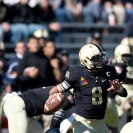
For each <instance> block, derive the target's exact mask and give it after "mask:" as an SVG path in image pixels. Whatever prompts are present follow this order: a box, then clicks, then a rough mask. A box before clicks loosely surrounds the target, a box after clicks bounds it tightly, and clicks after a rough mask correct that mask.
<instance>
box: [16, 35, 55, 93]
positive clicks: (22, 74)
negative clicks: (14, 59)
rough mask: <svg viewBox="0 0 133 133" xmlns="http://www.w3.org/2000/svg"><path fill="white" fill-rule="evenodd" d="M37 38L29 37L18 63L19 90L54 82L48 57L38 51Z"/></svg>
mask: <svg viewBox="0 0 133 133" xmlns="http://www.w3.org/2000/svg"><path fill="white" fill-rule="evenodd" d="M39 49H40V45H39V43H38V39H37V38H35V37H30V38H29V41H28V51H27V52H26V53H25V55H24V58H23V59H22V60H21V62H20V65H19V70H18V72H19V81H20V85H21V91H22V92H23V91H25V90H27V89H32V88H37V87H42V86H48V85H53V84H54V83H55V80H54V75H53V73H52V68H51V66H50V64H49V61H48V59H47V58H46V57H45V56H44V55H42V54H41V53H40V52H39Z"/></svg>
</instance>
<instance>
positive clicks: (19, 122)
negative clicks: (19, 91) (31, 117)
mask: <svg viewBox="0 0 133 133" xmlns="http://www.w3.org/2000/svg"><path fill="white" fill-rule="evenodd" d="M4 112H5V114H6V116H7V118H8V127H9V133H26V132H27V126H28V117H27V115H26V111H25V104H24V101H23V100H22V98H21V97H19V96H11V97H9V98H8V99H7V100H6V102H5V103H4Z"/></svg>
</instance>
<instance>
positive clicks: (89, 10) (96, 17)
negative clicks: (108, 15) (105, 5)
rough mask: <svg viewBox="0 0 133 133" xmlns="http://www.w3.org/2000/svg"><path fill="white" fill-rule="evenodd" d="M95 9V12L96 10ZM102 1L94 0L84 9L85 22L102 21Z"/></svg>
mask: <svg viewBox="0 0 133 133" xmlns="http://www.w3.org/2000/svg"><path fill="white" fill-rule="evenodd" d="M94 9H95V10H94ZM101 14H102V4H101V0H92V1H91V2H89V3H88V4H87V5H86V6H85V7H84V9H83V16H84V22H87V23H93V22H99V21H100V20H101Z"/></svg>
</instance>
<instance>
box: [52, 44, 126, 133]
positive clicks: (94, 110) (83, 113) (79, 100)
mask: <svg viewBox="0 0 133 133" xmlns="http://www.w3.org/2000/svg"><path fill="white" fill-rule="evenodd" d="M79 58H80V62H81V64H82V66H73V67H71V68H70V69H69V70H68V71H67V72H66V75H65V81H63V82H62V83H61V84H59V85H57V86H55V87H53V88H52V89H51V91H50V94H52V93H55V92H62V91H68V90H69V89H71V88H74V91H75V106H74V112H73V114H72V116H73V122H72V123H73V132H74V133H83V132H86V133H108V132H109V131H108V128H107V127H106V124H105V121H104V114H105V109H106V105H107V95H108V91H113V92H114V93H117V94H119V95H121V96H124V97H126V96H127V92H126V90H125V89H124V87H122V83H121V82H119V81H118V80H117V76H116V75H115V74H116V72H115V69H114V68H113V67H109V66H106V65H105V63H104V62H105V61H104V52H103V50H102V49H101V47H100V46H98V45H95V44H87V45H85V46H83V47H82V48H81V49H80V52H79ZM113 75H114V76H113ZM110 77H113V78H112V81H111V80H109V79H110ZM62 129H63V128H62ZM64 129H65V126H64ZM61 132H62V133H63V132H64V131H61Z"/></svg>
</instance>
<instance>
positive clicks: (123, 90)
mask: <svg viewBox="0 0 133 133" xmlns="http://www.w3.org/2000/svg"><path fill="white" fill-rule="evenodd" d="M115 92H116V93H117V94H118V95H120V96H122V97H126V96H127V90H126V89H125V88H124V87H123V86H121V87H120V89H118V90H116V91H115Z"/></svg>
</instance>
